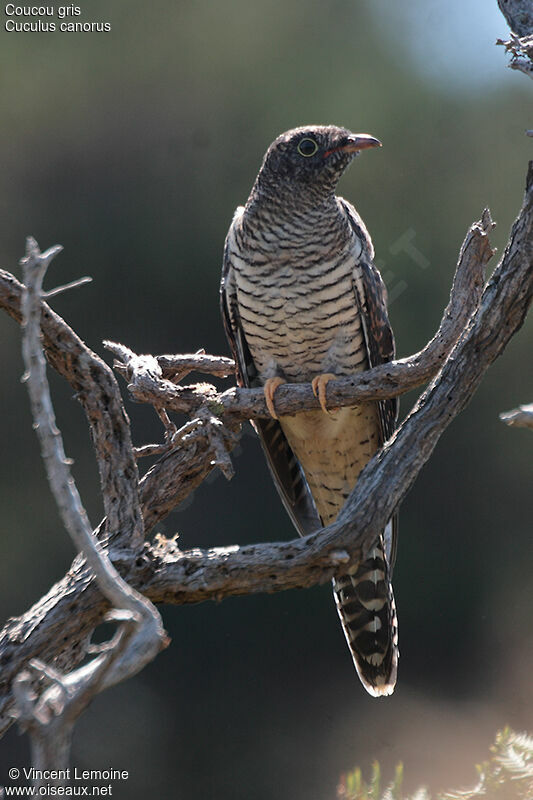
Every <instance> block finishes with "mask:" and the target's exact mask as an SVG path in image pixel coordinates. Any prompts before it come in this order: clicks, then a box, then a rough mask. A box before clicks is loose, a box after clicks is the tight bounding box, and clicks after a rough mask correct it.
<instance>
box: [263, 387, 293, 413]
mask: <svg viewBox="0 0 533 800" xmlns="http://www.w3.org/2000/svg"><path fill="white" fill-rule="evenodd" d="M282 383H287V381H285V380H283V378H268V379H267V380H266V381H265V385H264V386H263V392H264V394H265V402H266V404H267V408H268V413H269V414H270V416H271V417H273V418H274V419H278V415H277V414H276V409H275V408H274V393H275V391H276V389H277V388H278V386H281V384H282Z"/></svg>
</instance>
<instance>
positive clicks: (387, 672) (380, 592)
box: [333, 536, 398, 697]
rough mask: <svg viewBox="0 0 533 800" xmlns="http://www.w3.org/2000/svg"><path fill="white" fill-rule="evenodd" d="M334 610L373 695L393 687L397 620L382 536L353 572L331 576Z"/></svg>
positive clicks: (368, 689)
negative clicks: (333, 577) (332, 578)
mask: <svg viewBox="0 0 533 800" xmlns="http://www.w3.org/2000/svg"><path fill="white" fill-rule="evenodd" d="M333 593H334V595H335V603H336V605H337V611H338V612H339V617H340V619H341V623H342V628H343V630H344V635H345V636H346V641H347V642H348V647H349V648H350V652H351V654H352V658H353V660H354V664H355V668H356V670H357V673H358V675H359V677H360V679H361V682H362V684H363V686H364V687H365V689H366V690H367V692H368V693H369V694H371V695H373V697H380V696H381V695H389V694H392V693H393V691H394V686H395V684H396V672H397V669H398V622H397V619H396V607H395V605H394V595H393V593H392V584H391V582H390V577H389V566H388V563H387V556H386V554H385V550H384V542H383V536H381V537H380V539H379V543H378V545H377V546H376V547H374V549H373V550H371V551H370V553H369V554H368V557H367V558H366V559H365V560H364V561H363V562H362V563H361V564H359V565H358V566H357V568H356V570H355V571H354V573H353V574H350V573H346V574H345V575H339V576H338V577H337V578H335V579H334V580H333Z"/></svg>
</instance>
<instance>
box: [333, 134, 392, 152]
mask: <svg viewBox="0 0 533 800" xmlns="http://www.w3.org/2000/svg"><path fill="white" fill-rule="evenodd" d="M370 147H381V142H380V141H379V139H376V138H375V137H374V136H370V134H368V133H354V134H352V135H351V136H347V137H346V139H345V140H344V144H341V145H339V147H332V148H331V150H327V151H326V152H325V153H324V158H325V157H326V156H329V155H331V153H359V151H360V150H368V148H370Z"/></svg>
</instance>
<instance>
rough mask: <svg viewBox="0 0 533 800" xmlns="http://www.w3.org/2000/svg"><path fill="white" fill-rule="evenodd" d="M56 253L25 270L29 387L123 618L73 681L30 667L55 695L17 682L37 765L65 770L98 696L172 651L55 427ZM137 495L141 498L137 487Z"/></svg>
mask: <svg viewBox="0 0 533 800" xmlns="http://www.w3.org/2000/svg"><path fill="white" fill-rule="evenodd" d="M57 251H58V248H51V249H50V250H49V251H47V252H46V253H43V254H41V253H40V251H39V248H38V246H37V243H36V242H35V240H34V239H31V238H30V239H28V241H27V255H26V258H25V259H24V260H23V262H22V264H23V269H24V276H25V283H26V289H25V290H24V292H23V296H22V313H23V332H24V335H23V342H22V350H23V356H24V363H25V366H26V370H27V371H26V375H25V379H26V381H27V386H28V393H29V395H30V401H31V408H32V413H33V418H34V426H35V429H36V431H37V435H38V437H39V440H40V444H41V451H42V456H43V460H44V463H45V466H46V473H47V477H48V481H49V483H50V487H51V489H52V493H53V495H54V498H55V500H56V503H57V505H58V508H59V512H60V515H61V518H62V520H63V523H64V525H65V527H66V528H67V530H68V532H69V534H70V536H71V538H72V540H73V542H74V545H75V546H76V548H77V549H78V550H79V551H83V553H84V556H85V559H86V560H87V562H88V564H89V565H90V567H91V569H92V571H93V573H94V575H95V576H96V579H97V581H98V585H99V588H100V589H101V591H102V592H103V594H104V596H105V597H107V599H108V600H109V601H110V602H111V603H112V604H114V605H115V606H116V607H117V608H119V609H124V610H122V611H120V612H118V614H117V613H116V612H115V614H114V616H113V618H114V619H117V620H118V621H119V622H120V625H121V627H120V629H119V631H118V632H117V635H116V636H115V638H114V641H113V643H112V646H110V647H109V648H108V649H107V651H106V652H105V653H102V654H101V655H100V656H98V657H97V658H95V659H93V661H91V662H90V663H89V664H87V665H85V666H84V667H81V668H79V669H77V670H75V671H74V672H71V673H70V675H67V676H64V677H63V676H60V673H58V672H57V670H53V669H52V668H48V667H46V665H44V664H43V663H41V662H39V663H36V662H35V661H34V662H31V663H30V666H31V667H32V668H33V669H34V670H36V671H37V672H38V673H39V675H40V676H41V677H43V676H46V677H47V678H49V679H50V680H52V687H50V688H49V689H48V690H46V691H45V693H44V694H43V695H42V696H41V697H39V696H38V695H35V693H34V692H33V690H31V691H30V688H29V681H28V675H27V672H23V673H22V674H21V675H20V676H19V677H18V680H17V679H16V680H15V696H16V697H18V698H19V701H20V704H19V707H18V713H17V717H18V719H19V724H20V725H21V727H23V728H24V729H28V730H29V731H30V733H31V736H32V739H33V747H34V751H35V752H34V755H35V759H36V761H38V762H39V763H41V762H42V759H44V758H48V759H49V760H48V762H47V763H46V765H45V766H46V767H48V768H54V767H57V765H58V764H60V765H63V764H64V762H65V760H67V759H68V752H69V750H70V734H71V731H72V725H73V723H74V720H75V719H77V717H78V716H79V715H80V714H81V713H82V711H83V710H84V709H85V708H86V706H87V704H88V702H89V700H90V699H91V698H92V697H93V695H94V694H95V693H96V692H98V691H100V690H101V689H102V688H105V687H106V686H110V685H112V684H113V683H117V682H119V681H121V680H124V679H125V678H127V677H129V676H130V675H133V674H135V673H136V672H138V671H139V670H140V669H142V668H143V667H144V666H145V665H146V664H147V663H148V662H149V661H151V660H152V659H153V658H154V657H155V656H156V655H157V653H158V652H159V651H160V649H161V648H162V647H163V646H165V643H166V635H165V632H164V630H163V626H162V623H161V618H160V616H159V614H158V612H157V610H156V609H155V607H154V606H153V605H152V603H150V601H149V600H147V599H146V598H145V597H143V596H142V595H140V594H138V593H137V592H135V591H134V590H132V589H131V588H130V587H129V586H128V584H127V583H126V582H125V581H124V580H123V579H122V578H121V577H120V575H119V574H118V572H117V571H116V569H115V568H114V566H113V565H112V564H111V561H110V560H109V557H108V555H107V553H106V551H105V550H104V549H103V547H102V545H101V544H100V542H99V541H98V540H97V538H96V537H95V536H93V532H92V528H91V526H90V524H89V520H88V517H87V514H86V511H85V509H84V507H83V505H82V502H81V498H80V496H79V493H78V490H77V488H76V485H75V483H74V480H73V477H72V475H71V472H70V466H69V460H68V459H67V458H66V456H65V452H64V448H63V441H62V437H61V434H60V432H59V430H58V429H57V427H56V423H55V415H54V410H53V407H52V401H51V397H50V391H49V387H48V381H47V378H46V363H45V359H44V355H43V351H42V347H41V342H40V318H41V292H42V282H43V279H44V276H45V273H46V270H47V267H48V265H49V263H50V261H51V260H52V258H53V256H54V255H55V253H56V252H57ZM134 491H135V492H136V491H137V486H136V485H135V487H134ZM121 502H124V501H123V500H122V501H121Z"/></svg>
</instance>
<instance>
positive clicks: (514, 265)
mask: <svg viewBox="0 0 533 800" xmlns="http://www.w3.org/2000/svg"><path fill="white" fill-rule="evenodd" d="M475 227H476V226H474V228H475ZM532 234H533V170H532V169H531V168H530V172H529V174H528V184H527V191H526V197H525V201H524V205H523V207H522V210H521V212H520V215H519V217H518V219H517V221H516V222H515V224H514V226H513V230H512V233H511V239H510V241H509V244H508V246H507V248H506V250H505V253H504V256H503V258H502V261H501V263H500V265H499V266H498V267H497V268H496V270H495V272H494V274H493V276H492V278H491V280H490V281H489V283H488V285H487V286H486V288H485V290H484V292H483V295H482V299H481V303H480V304H479V306H478V307H477V309H476V310H475V312H474V314H472V315H470V312H469V314H468V316H467V317H466V319H465V322H464V323H463V324H464V325H465V327H464V330H463V332H462V333H461V335H460V336H459V339H458V341H457V343H456V344H455V347H454V348H453V350H452V352H451V353H450V355H449V357H448V358H447V359H446V360H445V363H444V365H443V366H442V369H441V370H440V372H439V374H438V375H437V377H436V378H435V379H434V380H433V382H432V383H431V384H430V386H429V387H428V389H427V390H426V392H425V393H424V394H423V395H422V397H421V398H420V400H419V402H418V403H417V405H416V406H415V408H414V409H413V411H412V412H411V414H410V415H409V416H408V417H407V418H406V420H405V421H404V423H403V424H402V426H401V427H400V429H399V430H398V431H397V432H396V434H395V435H394V436H393V437H392V438H391V440H390V441H389V442H388V443H387V444H386V446H385V447H384V449H383V450H382V451H381V452H379V453H378V454H376V456H375V457H374V458H373V459H372V461H371V462H370V463H369V464H368V465H367V467H366V468H365V470H364V471H363V472H362V474H361V476H360V478H359V480H358V482H357V485H356V487H355V489H354V491H353V492H352V494H351V495H350V497H349V498H348V501H347V503H346V505H345V507H344V509H343V511H342V512H341V514H340V515H339V518H338V519H337V521H336V522H335V523H334V524H333V525H331V526H329V527H328V528H325V529H323V530H322V531H318V532H316V533H314V534H312V535H311V536H308V537H306V538H304V539H298V540H294V541H291V542H284V543H274V544H261V545H250V546H246V547H239V546H234V547H227V548H217V549H210V550H198V549H195V550H191V551H186V552H182V551H180V550H179V549H178V547H177V545H176V542H175V541H174V540H171V541H167V540H165V539H163V538H162V537H159V539H158V540H157V541H156V543H155V544H154V545H152V546H151V545H148V544H146V545H145V547H144V552H143V553H142V555H141V554H139V555H138V556H137V557H136V558H134V559H133V558H132V557H131V554H130V555H128V554H127V553H124V552H122V553H118V554H117V556H116V558H115V564H116V566H117V567H118V568H119V570H120V571H121V572H123V573H124V574H125V575H126V576H127V579H128V581H129V582H130V583H131V585H133V586H134V587H135V588H137V589H138V590H139V591H141V592H143V593H144V594H146V596H148V597H149V598H150V599H151V600H153V601H155V602H160V601H165V602H173V603H190V602H199V601H201V600H206V599H208V598H217V599H220V598H222V597H227V596H231V595H237V594H245V593H252V592H264V591H267V592H271V591H280V590H282V589H288V588H296V587H304V586H310V585H312V584H314V583H319V582H322V581H324V580H328V579H329V578H330V577H331V575H332V574H333V573H334V572H335V570H336V569H338V567H339V564H342V565H343V567H344V568H345V567H346V565H349V564H351V563H355V562H357V561H358V560H359V558H360V557H361V554H362V553H364V552H366V550H367V549H368V547H369V546H371V544H372V543H373V541H374V540H375V537H376V536H377V535H378V533H379V531H380V530H381V529H382V528H383V526H384V524H385V523H386V521H387V519H388V518H389V517H390V515H391V513H392V512H393V510H394V508H395V507H396V506H397V505H398V503H399V502H400V501H401V499H402V498H403V497H404V496H405V494H406V492H407V491H408V490H409V488H410V487H411V485H412V483H413V482H414V480H415V478H416V475H417V474H418V472H419V471H420V469H421V468H422V466H423V464H424V463H425V462H426V461H427V459H428V458H429V456H430V455H431V452H432V450H433V448H434V446H435V444H436V441H437V440H438V438H439V436H440V434H441V433H442V431H443V430H444V429H445V428H446V426H447V425H448V424H449V423H450V422H451V420H452V419H453V418H454V417H455V416H456V415H457V414H458V413H459V411H460V410H461V409H462V408H463V407H464V406H465V405H466V403H467V402H468V401H469V399H470V397H471V396H472V394H473V392H474V391H475V389H476V388H477V386H478V384H479V382H480V380H481V378H482V376H483V374H484V372H485V370H486V369H487V368H488V367H489V365H490V364H491V363H492V361H493V360H494V359H495V358H496V357H497V356H498V355H499V354H500V353H501V352H502V350H503V348H504V347H505V345H506V343H507V341H508V340H509V338H510V337H511V336H512V335H513V334H514V333H515V332H516V331H517V330H518V329H519V327H520V326H521V324H522V322H523V320H524V318H525V315H526V313H527V309H528V307H529V305H530V302H531V298H532V294H533V269H532V266H533V254H532V239H533V236H532ZM472 235H473V239H474V241H478V242H479V250H476V251H475V252H477V253H478V258H479V261H480V262H482V263H483V264H484V263H486V261H487V260H488V257H489V253H490V247H489V245H488V241H487V239H486V225H484V226H483V229H482V230H475V231H473V232H472ZM467 238H468V237H467ZM465 249H466V250H468V248H465ZM463 258H464V255H463V256H462V257H461V258H460V263H463ZM472 268H474V267H472ZM476 269H477V270H478V271H477V274H478V275H479V274H480V273H479V269H480V264H478V267H477V268H476ZM0 287H1V281H0ZM0 302H1V293H0ZM445 316H446V315H445ZM449 323H450V325H452V324H453V320H450V321H449ZM425 349H426V348H425ZM402 386H403V384H402ZM174 388H176V387H174ZM298 388H300V387H298ZM382 388H383V387H382ZM396 388H398V386H396ZM373 390H374V391H376V387H375V386H374V389H373ZM390 391H391V393H393V392H392V390H390ZM239 392H240V393H241V395H242V397H243V398H246V394H247V392H246V390H239ZM248 394H253V391H251V390H248ZM280 394H281V390H280ZM158 400H159V398H156V402H158ZM276 400H277V396H276ZM329 401H330V403H332V404H334V405H336V404H337V403H338V399H337V397H336V396H335V395H332V396H331V397H330V398H329ZM246 402H248V401H246ZM351 402H354V399H353V398H352V399H351ZM247 407H249V406H247ZM230 416H231V415H230V414H228V417H230ZM183 444H185V449H187V448H192V449H191V450H190V451H189V455H188V456H184V455H183V453H182V452H181V450H182V446H183ZM206 455H207V456H208V458H209V463H208V464H207V465H206V462H205V460H204V461H201V459H202V458H205V456H206ZM189 456H190V458H189ZM181 459H184V460H183V461H181V465H182V469H183V471H184V474H185V475H188V476H189V477H190V479H191V484H192V483H194V482H195V481H196V480H197V479H198V476H199V475H200V474H203V475H205V474H206V473H207V472H208V471H209V470H210V469H212V468H213V465H212V463H211V462H212V460H213V455H212V446H211V444H210V442H209V436H208V435H207V434H206V432H205V430H202V429H201V428H200V429H198V430H196V429H195V430H194V431H192V432H191V433H189V434H186V435H185V436H184V437H183V442H182V445H180V448H179V449H177V450H175V451H170V452H169V453H167V454H166V455H165V456H164V457H163V458H162V459H160V461H159V462H158V463H157V464H156V465H155V466H154V468H152V471H151V474H150V473H148V474H147V476H145V478H144V479H143V480H144V481H145V483H144V488H142V489H141V498H142V503H143V513H144V517H145V525H146V529H147V530H148V529H149V528H150V527H151V526H152V524H155V523H156V522H157V521H158V519H161V518H162V517H163V516H164V513H165V512H167V513H168V509H169V507H170V505H171V501H170V499H169V496H168V495H167V494H166V493H165V492H163V496H162V500H163V504H164V510H163V511H161V509H160V508H159V507H158V505H157V503H154V502H151V500H152V497H151V495H150V491H151V490H152V489H156V487H158V486H159V478H158V476H157V473H159V477H162V478H163V479H167V480H168V484H167V488H168V487H169V485H170V483H171V479H170V478H169V477H168V476H169V469H168V467H169V465H171V464H174V463H180V460H181ZM197 459H198V460H197ZM191 470H192V471H191ZM198 482H199V480H198ZM384 487H386V490H385V489H384ZM378 488H379V491H377V489H378ZM145 492H146V493H145ZM75 604H76V605H77V607H76V615H73V614H72V613H70V612H71V609H72V607H73V606H74V605H75ZM106 609H107V604H106V602H105V600H103V599H102V598H101V597H100V595H99V593H98V592H97V591H96V589H95V587H94V586H91V582H90V576H89V575H88V574H87V569H86V568H85V567H84V565H83V563H82V562H81V560H80V559H77V560H76V562H75V563H74V565H73V567H72V570H71V571H70V572H69V574H68V575H67V576H66V577H65V578H64V579H63V580H62V581H60V582H59V583H58V584H57V585H56V586H55V587H54V588H53V589H52V590H51V592H50V593H49V595H47V597H46V598H43V599H42V600H41V601H39V603H37V604H36V606H35V607H34V608H33V609H32V610H31V611H29V612H28V613H27V614H26V615H24V616H23V617H21V618H19V619H18V620H12V621H10V622H8V624H7V625H6V627H5V628H4V631H3V632H2V633H1V634H0V660H2V659H3V660H4V673H3V674H5V675H6V676H7V675H9V674H13V672H14V671H18V669H19V668H20V665H21V664H23V663H24V662H25V661H26V660H27V659H28V658H32V657H35V655H38V654H39V655H40V654H41V653H42V651H43V650H45V651H46V652H47V653H48V656H47V658H48V659H49V658H50V656H52V655H56V656H57V658H58V659H64V660H65V661H66V662H67V663H69V664H71V663H72V662H75V660H76V658H78V657H79V651H77V650H76V649H74V650H69V651H67V652H65V649H64V644H63V642H58V641H55V640H54V637H53V636H51V635H50V631H51V630H53V629H54V627H56V626H57V625H58V624H61V625H62V626H63V628H64V632H65V636H66V637H68V638H69V639H72V640H73V641H74V642H76V641H79V639H80V637H81V635H82V633H83V631H84V630H86V629H92V627H94V624H96V623H95V621H98V619H99V618H100V617H101V615H102V614H103V613H104V612H105V611H106ZM37 621H38V624H37ZM39 648H40V649H39ZM9 703H10V697H9V691H5V690H4V693H3V695H2V694H0V712H1V713H2V714H4V715H5V713H6V710H7V709H8V708H9ZM3 720H6V717H5V716H4V717H3ZM3 720H2V717H1V716H0V725H1V724H2V722H3ZM4 724H8V723H7V720H6V722H5V723H4Z"/></svg>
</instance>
